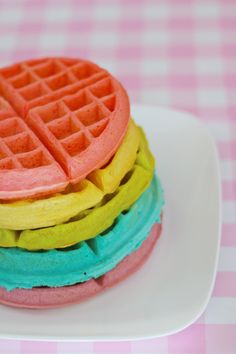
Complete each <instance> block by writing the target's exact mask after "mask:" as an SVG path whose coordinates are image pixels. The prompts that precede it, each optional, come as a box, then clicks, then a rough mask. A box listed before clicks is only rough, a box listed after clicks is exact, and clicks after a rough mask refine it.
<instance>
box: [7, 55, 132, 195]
mask: <svg viewBox="0 0 236 354" xmlns="http://www.w3.org/2000/svg"><path fill="white" fill-rule="evenodd" d="M0 93H1V95H2V96H3V97H4V98H5V100H7V101H8V102H9V106H8V107H7V108H6V107H5V106H6V105H5V103H4V104H3V105H2V106H3V107H2V109H1V107H0V117H1V118H0V119H1V120H3V121H4V123H3V124H4V125H5V126H6V127H7V124H8V123H7V121H6V119H9V116H7V113H6V111H7V112H8V111H9V112H8V115H9V114H12V115H14V116H15V117H16V113H15V112H17V114H18V118H17V117H16V118H15V119H18V121H21V122H22V120H24V122H25V123H26V124H27V126H28V128H27V127H26V125H25V124H24V129H23V130H21V131H18V130H17V128H16V130H14V128H11V126H9V129H7V128H3V129H6V131H8V133H7V134H11V136H13V134H14V136H15V140H17V139H18V135H19V133H20V132H23V131H24V132H25V129H27V133H28V134H29V135H30V136H31V137H34V138H36V136H37V137H38V138H39V139H40V141H41V144H40V142H39V140H37V147H38V148H39V147H40V146H41V150H42V151H44V153H45V154H46V150H48V151H49V152H50V153H47V156H50V163H48V162H46V160H45V159H44V155H43V157H42V158H40V157H38V158H37V154H36V153H35V155H33V156H32V157H31V154H32V152H31V151H32V150H31V145H30V144H29V145H27V144H25V145H24V144H23V141H24V140H22V142H19V144H23V145H24V148H23V147H22V149H23V150H24V153H25V155H24V156H23V157H22V156H21V161H23V158H24V159H25V161H24V162H21V164H18V163H15V161H18V156H17V154H18V150H17V151H14V149H13V150H11V152H9V153H8V154H7V155H6V156H5V155H4V154H3V152H2V150H3V151H4V149H3V148H1V155H0V158H1V156H2V155H3V157H4V160H5V159H6V157H7V158H9V159H10V160H9V162H8V161H4V162H1V160H0V177H1V176H2V175H5V176H8V177H6V178H8V179H9V183H8V186H7V188H6V183H2V178H1V179H0V198H2V199H13V197H14V194H15V198H24V197H25V198H28V197H29V196H37V195H39V194H42V193H44V194H46V193H48V191H50V192H51V193H52V192H54V191H55V190H63V189H64V188H65V185H66V184H68V183H77V182H79V181H80V180H81V179H83V178H84V177H86V176H87V175H88V174H89V173H90V172H92V171H93V170H95V169H97V168H99V167H101V166H103V165H104V164H106V162H108V160H109V159H110V158H111V157H112V155H113V154H114V153H115V151H116V149H117V148H118V146H119V144H120V142H121V140H122V138H123V136H124V134H125V132H126V129H127V125H128V121H129V116H130V112H129V101H128V97H127V94H126V92H125V90H124V89H123V87H122V86H121V85H120V83H119V82H118V81H117V80H116V79H115V78H113V77H112V76H111V75H110V74H109V73H108V72H107V71H105V70H104V69H101V68H100V67H98V66H97V65H95V64H93V63H91V62H88V61H83V60H79V59H63V58H51V59H50V58H49V59H40V60H31V61H27V62H22V63H19V64H15V65H12V66H10V67H7V68H3V69H1V70H0ZM11 107H12V108H11ZM10 111H11V113H10ZM14 111H15V112H14ZM6 116H7V118H4V117H6ZM22 124H23V123H22ZM11 129H13V130H12V132H13V133H12V132H11ZM0 131H1V130H0ZM3 131H5V130H3ZM32 131H33V132H34V134H33V133H32ZM2 135H3V134H1V133H0V139H1V147H2V146H3V145H4V146H5V142H4V144H3V143H2V139H3V138H5V137H2ZM19 138H20V136H19ZM26 140H27V139H26ZM9 154H10V155H9ZM10 156H11V157H10ZM35 156H36V157H35ZM40 156H41V155H40ZM45 156H46V155H45ZM52 156H53V157H52ZM35 158H36V161H37V163H36V165H34V163H33V162H32V163H31V164H29V166H28V164H27V160H28V161H29V160H33V159H35ZM12 161H14V163H13V162H12ZM47 161H48V160H47ZM40 163H41V164H40ZM57 163H58V164H59V165H60V166H61V168H62V169H63V171H64V177H63V173H62V171H61V169H60V168H59V167H58V164H57ZM51 165H54V167H55V166H57V167H58V171H59V172H58V175H57V173H56V171H55V169H54V170H53V174H51V168H49V169H48V177H45V179H44V174H43V176H42V175H41V174H40V172H39V171H40V169H39V168H41V167H43V169H44V170H45V173H46V170H47V167H46V166H51ZM8 166H11V167H8ZM22 169H31V172H30V173H28V174H27V173H26V172H25V171H23V170H22ZM6 171H8V173H6ZM11 176H12V177H14V178H11ZM16 176H18V178H17V180H18V181H19V183H18V184H17V185H16V184H15V182H14V180H15V177H16ZM6 178H4V179H6ZM30 178H32V179H33V181H34V182H33V183H32V182H31V181H30ZM50 178H51V182H50V181H49V180H50ZM61 178H62V180H61ZM57 180H60V182H62V183H61V184H60V188H59V189H58V188H57V189H55V187H54V182H55V181H57ZM20 183H21V184H22V188H21V187H20ZM55 183H56V184H58V183H57V182H55ZM50 185H51V186H52V187H50ZM37 188H39V189H37ZM50 188H51V189H50Z"/></svg>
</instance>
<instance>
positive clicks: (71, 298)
mask: <svg viewBox="0 0 236 354" xmlns="http://www.w3.org/2000/svg"><path fill="white" fill-rule="evenodd" d="M160 233H161V224H155V225H154V226H153V227H152V230H151V232H150V234H149V236H148V238H147V239H146V240H145V241H144V242H143V244H142V245H141V246H140V247H139V248H138V249H137V250H136V251H134V252H133V253H132V254H131V255H129V256H127V257H125V258H124V259H123V260H122V261H121V262H120V263H119V264H118V265H117V266H116V267H115V268H114V269H112V270H110V271H109V272H108V273H106V274H104V275H102V276H101V277H99V278H97V279H91V280H88V281H86V282H84V283H79V284H76V285H71V286H63V287H59V288H47V287H41V288H33V289H15V290H12V291H7V290H6V289H4V288H0V303H3V304H5V305H9V306H15V307H26V308H38V309H42V308H52V307H59V306H64V305H69V304H73V303H79V302H81V301H84V300H86V299H88V298H90V297H91V296H94V295H96V294H97V293H99V292H101V291H103V290H105V289H107V288H110V287H112V286H114V285H116V284H117V283H119V282H120V281H122V280H124V279H125V278H127V277H128V276H130V275H131V274H133V273H134V272H135V271H137V270H138V269H139V268H140V267H141V266H142V265H143V263H144V262H145V261H146V259H147V258H148V257H149V254H150V253H151V251H152V249H153V247H154V246H155V244H156V242H157V240H158V238H159V237H160Z"/></svg>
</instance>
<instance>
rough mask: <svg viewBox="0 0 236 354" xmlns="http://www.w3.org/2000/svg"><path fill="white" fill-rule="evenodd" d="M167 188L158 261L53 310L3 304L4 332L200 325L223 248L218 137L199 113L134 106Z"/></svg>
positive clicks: (120, 331) (0, 323) (112, 334)
mask: <svg viewBox="0 0 236 354" xmlns="http://www.w3.org/2000/svg"><path fill="white" fill-rule="evenodd" d="M132 114H133V116H134V117H135V119H136V121H137V122H138V123H139V124H140V125H142V126H143V127H144V129H145V131H146V133H147V136H148V138H149V141H150V144H151V148H152V151H153V153H154V155H155V157H156V164H157V170H158V174H159V175H160V177H161V180H162V184H163V186H164V191H165V198H166V205H165V208H164V220H163V222H164V229H163V233H162V235H161V238H160V240H159V242H158V244H157V246H156V248H155V250H154V251H153V253H152V255H151V257H150V259H149V260H148V261H147V263H146V264H145V265H144V266H143V268H142V269H141V270H140V271H138V272H137V273H136V274H134V275H133V276H131V277H130V278H128V279H127V280H125V281H124V282H123V283H121V284H119V285H117V286H116V287H114V288H112V289H110V290H107V291H106V292H104V293H102V294H100V295H98V296H96V297H95V298H92V299H91V300H89V301H87V302H84V303H82V304H79V305H73V306H69V307H65V308H62V309H53V310H24V309H14V308H9V307H5V306H2V305H1V306H0V337H2V338H3V337H4V338H24V339H43V340H50V339H52V340H57V339H58V340H122V339H140V338H148V337H157V336H164V335H168V334H171V333H174V332H177V331H179V330H181V329H183V328H185V327H186V326H188V325H190V324H191V323H193V322H194V321H195V320H196V319H197V318H198V317H199V316H200V315H201V313H202V312H203V311H204V309H205V307H206V305H207V302H208V300H209V297H210V294H211V291H212V287H213V283H214V279H215V274H216V265H217V259H218V251H219V241H220V226H221V202H220V200H221V193H220V178H219V165H218V159H217V154H216V149H215V145H214V143H213V140H212V138H211V137H210V135H209V134H208V132H207V131H206V129H205V128H204V126H203V125H202V124H200V123H199V122H198V121H197V120H196V119H194V118H193V117H192V116H191V115H189V114H187V113H183V112H177V111H173V110H170V109H164V108H158V107H151V106H133V109H132Z"/></svg>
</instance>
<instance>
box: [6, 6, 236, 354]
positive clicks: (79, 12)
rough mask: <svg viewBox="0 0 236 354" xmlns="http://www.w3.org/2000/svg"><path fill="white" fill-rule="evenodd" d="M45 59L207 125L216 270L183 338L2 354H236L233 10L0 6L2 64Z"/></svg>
mask: <svg viewBox="0 0 236 354" xmlns="http://www.w3.org/2000/svg"><path fill="white" fill-rule="evenodd" d="M47 55H48V56H50V55H52V56H56V55H65V56H75V57H85V58H90V59H91V60H93V61H95V62H98V63H99V64H100V65H102V66H104V67H106V68H107V69H109V70H110V71H111V72H113V73H114V74H115V75H116V76H117V77H118V78H119V79H120V80H121V81H122V82H123V84H124V85H125V87H126V88H127V90H128V92H129V94H130V97H131V101H132V102H140V103H141V102H142V103H152V104H157V105H164V106H171V107H176V108H179V109H185V110H188V111H191V112H193V113H194V114H196V115H197V116H198V117H199V119H201V120H202V121H203V122H204V123H206V125H207V126H208V128H209V129H210V131H211V132H212V134H213V135H214V137H215V139H216V142H217V146H218V149H219V154H220V162H221V172H222V186H223V199H224V200H223V233H222V241H221V252H220V261H219V266H218V273H217V279H216V284H215V288H214V291H213V295H212V297H211V300H210V303H209V305H208V307H207V309H206V311H205V313H204V314H203V315H202V317H201V318H200V319H199V320H198V322H197V323H195V324H193V325H192V326H190V327H189V328H187V329H185V330H184V331H182V332H181V333H178V334H175V335H172V336H169V337H165V338H160V339H152V340H145V341H139V342H120V343H115V342H111V343H105V342H102V343H96V342H95V343H63V342H58V343H53V342H52V343H50V342H41V343H40V342H30V341H16V340H15V341H9V340H0V353H1V354H8V353H14V354H16V353H17V354H18V353H21V354H30V353H36V354H42V353H45V354H46V353H47V354H48V353H53V354H54V353H55V354H56V353H58V354H71V353H83V354H86V353H120V354H122V353H123V354H124V353H143V354H147V353H155V354H156V353H162V354H167V353H169V354H174V353H175V354H190V353H196V354H201V353H207V354H210V353H212V354H213V353H214V354H215V353H218V354H227V353H236V1H235V0H215V1H214V0H212V1H210V0H205V1H204V0H200V1H197V0H193V1H191V0H166V1H164V0H163V1H161V0H156V1H154V0H153V1H148V0H118V1H109V0H101V1H85V0H84V1H70V0H68V1H60V0H59V1H56V0H55V1H53V0H36V1H33V0H32V1H10V0H6V1H2V0H0V65H6V64H8V63H11V62H15V61H18V60H22V59H26V58H32V57H38V56H47ZM0 320H1V319H0Z"/></svg>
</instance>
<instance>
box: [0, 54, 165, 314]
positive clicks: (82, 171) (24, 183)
mask: <svg viewBox="0 0 236 354" xmlns="http://www.w3.org/2000/svg"><path fill="white" fill-rule="evenodd" d="M162 205H163V195H162V189H161V186H160V182H159V179H158V178H157V176H156V175H155V174H154V159H153V156H152V154H151V152H150V150H149V147H148V143H147V140H146V137H145V134H144V132H143V130H142V129H141V128H139V127H137V126H136V124H135V122H134V121H133V120H132V119H131V118H130V107H129V100H128V96H127V94H126V91H125V90H124V88H123V87H122V86H121V84H120V83H119V82H118V81H117V80H116V79H115V78H114V77H113V76H111V74H109V73H108V72H107V71H106V70H104V69H101V68H100V67H98V66H97V65H95V64H93V63H91V62H88V61H84V60H80V59H66V58H47V59H39V60H31V61H26V62H22V63H19V64H15V65H12V66H9V67H5V68H2V69H0V302H1V303H4V304H7V305H12V306H19V307H30V308H45V307H55V306H62V305H65V304H69V303H75V302H79V301H82V300H85V299H86V298H88V297H90V296H92V295H95V294H96V293H98V292H100V291H101V290H103V289H105V288H107V287H110V286H112V285H114V284H115V283H117V282H119V281H121V280H122V279H123V278H125V277H127V276H128V275H129V274H131V273H133V272H134V271H135V270H136V269H137V268H138V267H139V266H140V265H141V264H142V263H143V262H144V260H145V259H146V258H147V256H148V255H149V253H150V252H151V249H152V248H153V246H154V244H155V242H156V240H157V239H158V237H159V235H160V230H161V219H160V218H161V209H162Z"/></svg>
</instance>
